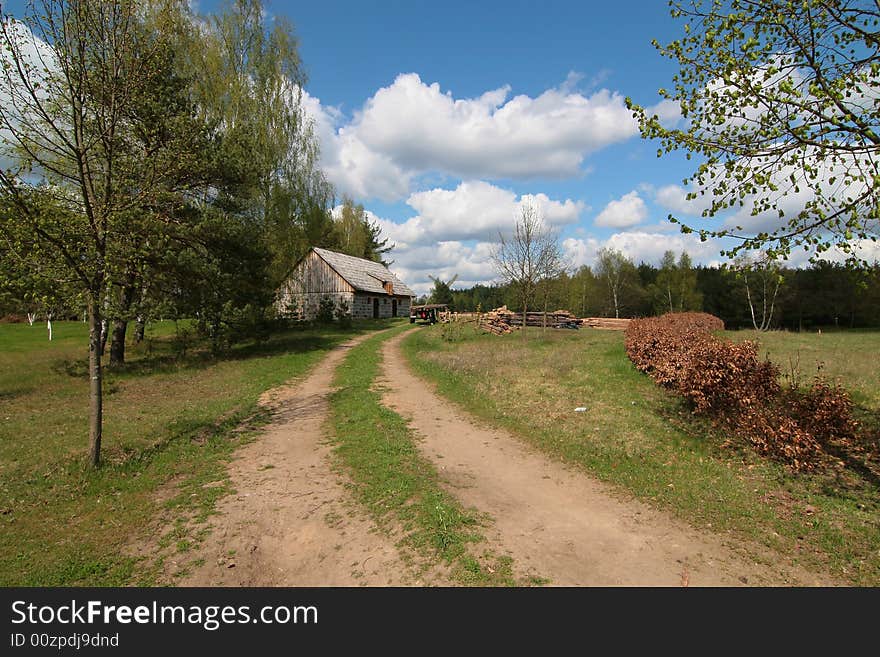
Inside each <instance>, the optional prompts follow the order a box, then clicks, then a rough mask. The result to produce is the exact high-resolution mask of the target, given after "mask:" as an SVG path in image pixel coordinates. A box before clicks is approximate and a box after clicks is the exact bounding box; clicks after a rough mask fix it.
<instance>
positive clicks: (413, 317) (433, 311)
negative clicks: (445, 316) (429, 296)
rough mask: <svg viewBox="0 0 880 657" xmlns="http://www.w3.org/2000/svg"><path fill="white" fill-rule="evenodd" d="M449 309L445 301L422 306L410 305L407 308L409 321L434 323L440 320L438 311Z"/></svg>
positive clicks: (413, 322) (412, 322)
mask: <svg viewBox="0 0 880 657" xmlns="http://www.w3.org/2000/svg"><path fill="white" fill-rule="evenodd" d="M448 311H449V306H447V305H446V304H445V303H429V304H426V305H424V306H412V307H411V308H410V310H409V323H410V324H415V323H416V322H423V323H426V324H436V323H437V322H438V321H440V313H445V312H448Z"/></svg>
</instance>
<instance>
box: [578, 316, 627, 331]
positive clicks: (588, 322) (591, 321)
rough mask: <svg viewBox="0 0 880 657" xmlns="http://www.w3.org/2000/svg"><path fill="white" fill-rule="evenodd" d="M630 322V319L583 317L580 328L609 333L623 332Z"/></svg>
mask: <svg viewBox="0 0 880 657" xmlns="http://www.w3.org/2000/svg"><path fill="white" fill-rule="evenodd" d="M631 321H632V320H630V319H616V318H614V317H584V318H583V319H582V320H581V326H589V327H590V328H597V329H607V330H610V331H625V330H626V328H627V327H628V326H629V323H630V322H631Z"/></svg>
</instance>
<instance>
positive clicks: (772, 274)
mask: <svg viewBox="0 0 880 657" xmlns="http://www.w3.org/2000/svg"><path fill="white" fill-rule="evenodd" d="M613 255H615V256H616V257H617V259H618V262H617V267H616V268H615V267H613V266H611V267H610V266H609V263H607V262H602V261H601V260H600V261H599V262H598V263H597V264H596V265H594V266H593V267H589V266H583V267H580V268H578V269H577V270H575V271H573V272H565V273H562V274H561V275H559V276H556V277H553V278H550V279H547V280H544V281H542V282H541V283H540V285H539V290H538V293H537V295H536V297H535V301H533V303H532V309H534V310H536V311H540V310H548V311H552V310H559V309H564V310H570V311H571V312H573V313H574V314H576V315H577V316H579V317H614V316H615V306H614V296H613V294H612V289H611V284H612V283H613V281H614V280H617V281H618V283H617V293H618V294H617V298H618V309H617V310H618V313H619V315H620V316H621V317H647V316H650V315H659V314H662V313H665V312H670V311H686V310H702V311H705V312H708V313H711V314H713V315H715V316H717V317H720V318H721V319H722V320H723V321H724V324H725V326H726V327H727V328H730V329H740V328H759V329H760V328H761V327H762V325H763V328H765V329H766V328H772V329H787V330H792V331H800V330H815V329H817V328H834V327H837V328H877V327H880V265H878V264H874V265H873V266H870V267H860V268H853V267H847V266H845V265H842V264H837V263H829V262H819V263H816V264H813V265H811V266H809V267H806V268H789V267H783V266H780V265H774V264H769V263H751V267H748V268H746V267H744V266H737V264H738V263H736V262H734V263H731V265H729V266H725V267H709V266H703V265H693V264H692V262H691V260H690V258H689V257H688V255H687V254H679V255H678V256H676V254H674V253H672V252H671V251H668V252H667V253H666V254H665V255H664V257H663V259H662V261H661V262H660V263H658V264H653V263H648V262H640V263H639V264H638V265H636V264H635V263H633V262H632V261H631V260H629V259H627V258H625V257H623V256H622V255H621V254H619V253H616V254H613ZM739 264H740V265H742V264H743V263H739ZM615 273H616V276H617V278H616V279H613V278H612V274H615ZM750 299H751V302H750ZM420 300H421V301H427V302H431V303H448V304H449V305H450V307H451V308H452V309H453V310H456V311H459V312H472V311H476V310H482V311H486V310H491V309H493V308H497V307H499V306H502V305H506V306H507V307H508V308H510V309H511V310H513V311H520V310H521V308H519V305H518V302H517V295H516V294H515V293H514V292H513V291H512V290H511V289H509V287H507V286H504V285H491V284H490V285H475V286H473V287H470V288H465V289H452V287H451V286H450V285H449V284H448V282H444V281H442V280H440V279H434V286H433V289H432V291H431V293H430V294H429V295H426V296H425V297H423V298H422V299H420ZM753 311H754V316H753Z"/></svg>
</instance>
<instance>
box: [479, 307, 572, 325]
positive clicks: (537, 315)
mask: <svg viewBox="0 0 880 657" xmlns="http://www.w3.org/2000/svg"><path fill="white" fill-rule="evenodd" d="M487 314H489V315H494V316H496V317H497V318H498V319H499V320H501V321H503V322H504V323H506V324H508V325H510V326H522V325H523V314H522V313H514V312H511V311H510V310H508V309H507V306H501V307H500V308H496V309H495V310H493V311H491V312H490V313H487ZM579 324H580V320H578V318H577V317H575V316H574V315H573V314H572V313H571V312H569V311H568V310H556V311H554V312H550V313H544V312H527V313H526V316H525V325H526V326H533V327H538V328H540V327H543V326H546V327H547V328H576V327H577V326H579Z"/></svg>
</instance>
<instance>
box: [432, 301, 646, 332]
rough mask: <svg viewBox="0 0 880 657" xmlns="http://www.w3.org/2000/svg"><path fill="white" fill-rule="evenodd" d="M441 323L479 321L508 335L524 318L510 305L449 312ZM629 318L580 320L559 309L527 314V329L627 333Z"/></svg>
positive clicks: (585, 318) (494, 330)
mask: <svg viewBox="0 0 880 657" xmlns="http://www.w3.org/2000/svg"><path fill="white" fill-rule="evenodd" d="M441 321H447V322H448V321H452V322H475V323H476V324H477V326H478V327H479V328H480V329H481V330H483V331H486V332H487V333H492V334H494V335H505V334H507V333H511V332H513V330H514V329H519V328H522V325H523V315H522V313H515V312H513V311H511V310H510V309H508V307H507V306H501V307H500V308H495V309H494V310H490V311H489V312H486V313H447V314H446V315H445V316H443V317H441ZM629 323H630V320H629V319H616V318H613V317H584V318H582V319H578V318H577V317H576V316H575V315H574V314H573V313H571V312H570V311H568V310H555V311H553V312H549V313H543V312H527V313H526V321H525V325H526V326H532V327H536V328H540V327H543V326H546V327H547V328H580V327H582V326H589V327H590V328H598V329H610V330H617V331H624V330H626V327H627V326H629Z"/></svg>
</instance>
